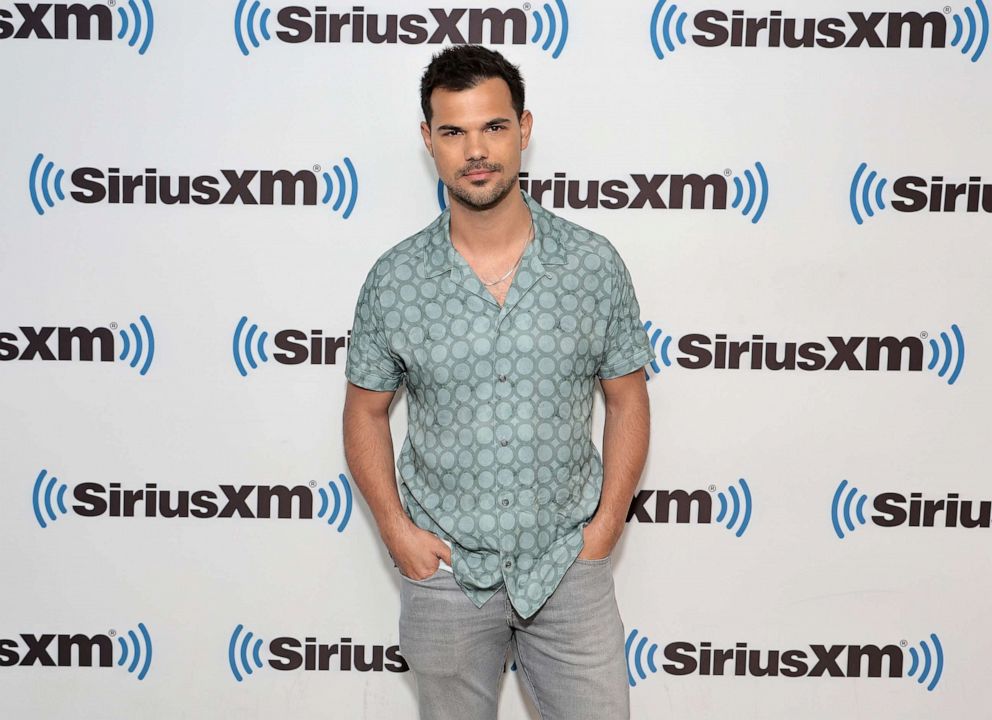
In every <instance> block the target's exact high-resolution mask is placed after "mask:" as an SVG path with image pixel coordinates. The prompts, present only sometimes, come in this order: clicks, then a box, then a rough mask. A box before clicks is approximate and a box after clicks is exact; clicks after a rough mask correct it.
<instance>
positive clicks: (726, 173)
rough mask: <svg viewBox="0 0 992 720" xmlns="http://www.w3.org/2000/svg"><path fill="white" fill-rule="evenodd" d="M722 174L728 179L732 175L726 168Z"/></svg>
mask: <svg viewBox="0 0 992 720" xmlns="http://www.w3.org/2000/svg"><path fill="white" fill-rule="evenodd" d="M723 174H724V175H726V176H727V177H730V176H731V175H733V173H732V172H730V168H727V169H726V170H724V171H723Z"/></svg>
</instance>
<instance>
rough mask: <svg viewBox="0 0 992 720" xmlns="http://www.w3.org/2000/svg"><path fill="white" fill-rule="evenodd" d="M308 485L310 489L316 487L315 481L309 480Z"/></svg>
mask: <svg viewBox="0 0 992 720" xmlns="http://www.w3.org/2000/svg"><path fill="white" fill-rule="evenodd" d="M309 485H310V487H317V481H316V480H311V481H310V483H309Z"/></svg>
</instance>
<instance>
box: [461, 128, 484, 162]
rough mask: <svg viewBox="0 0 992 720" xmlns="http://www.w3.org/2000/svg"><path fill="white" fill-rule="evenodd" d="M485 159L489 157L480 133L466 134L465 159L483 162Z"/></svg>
mask: <svg viewBox="0 0 992 720" xmlns="http://www.w3.org/2000/svg"><path fill="white" fill-rule="evenodd" d="M487 157H489V148H488V147H487V145H486V140H485V137H484V136H483V135H482V133H466V135H465V159H466V160H484V159H485V158H487Z"/></svg>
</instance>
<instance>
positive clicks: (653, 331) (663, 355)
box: [644, 320, 672, 380]
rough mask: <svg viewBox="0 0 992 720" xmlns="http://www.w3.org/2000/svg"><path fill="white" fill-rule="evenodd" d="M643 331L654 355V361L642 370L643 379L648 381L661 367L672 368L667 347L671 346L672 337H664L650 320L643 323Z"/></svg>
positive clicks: (660, 330)
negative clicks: (645, 332)
mask: <svg viewBox="0 0 992 720" xmlns="http://www.w3.org/2000/svg"><path fill="white" fill-rule="evenodd" d="M644 329H645V331H647V334H648V340H650V341H651V349H652V350H653V351H654V355H655V357H654V359H653V360H652V361H651V363H650V364H649V365H648V367H647V368H645V370H644V376H645V378H646V379H647V380H650V379H651V378H652V377H653V376H654V375H657V374H658V373H660V372H661V365H664V366H665V367H671V366H672V360H671V358H670V357H669V355H668V347H669V345H671V344H672V336H671V335H665V334H664V333H663V332H662V329H661V328H660V327H659V328H656V327H654V325H653V324H652V322H651V321H650V320H648V321H647V322H645V323H644ZM659 360H660V361H661V365H659V364H658V362H659ZM652 373H653V374H652Z"/></svg>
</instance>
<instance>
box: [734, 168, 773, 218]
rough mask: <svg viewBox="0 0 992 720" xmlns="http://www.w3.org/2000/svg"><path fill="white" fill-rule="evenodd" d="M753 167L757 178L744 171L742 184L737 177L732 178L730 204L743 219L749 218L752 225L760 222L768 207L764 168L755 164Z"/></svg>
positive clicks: (766, 181)
mask: <svg viewBox="0 0 992 720" xmlns="http://www.w3.org/2000/svg"><path fill="white" fill-rule="evenodd" d="M754 167H755V170H756V171H757V178H755V174H754V173H752V172H751V171H750V170H745V171H744V182H742V181H741V179H740V177H739V176H734V200H733V202H732V203H731V207H733V208H737V207H740V209H741V214H742V215H743V216H744V217H748V216H750V217H751V224H752V225H754V224H756V223H757V222H758V221H760V220H761V216H762V215H764V214H765V207H767V205H768V175H767V174H766V173H765V166H764V165H762V164H761V163H760V162H756V163H755V164H754ZM745 183H747V186H746V188H745ZM752 212H753V213H754V214H753V215H752Z"/></svg>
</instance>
